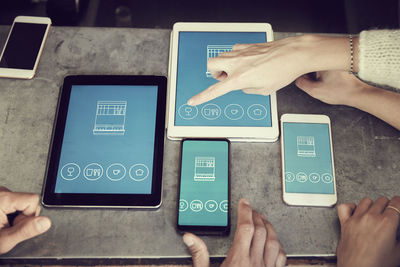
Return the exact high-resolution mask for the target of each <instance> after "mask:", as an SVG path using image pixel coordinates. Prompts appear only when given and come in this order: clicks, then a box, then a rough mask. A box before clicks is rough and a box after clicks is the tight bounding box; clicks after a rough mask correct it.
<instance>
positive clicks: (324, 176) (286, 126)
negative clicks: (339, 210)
mask: <svg viewBox="0 0 400 267" xmlns="http://www.w3.org/2000/svg"><path fill="white" fill-rule="evenodd" d="M281 133H282V138H281V148H282V184H283V201H284V202H285V203H286V204H288V205H296V206H322V207H330V206H333V205H335V204H336V202H337V194H336V181H335V167H334V162H333V149H332V135H331V123H330V119H329V117H328V116H326V115H313V114H284V115H282V117H281Z"/></svg>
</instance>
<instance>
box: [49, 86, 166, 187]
mask: <svg viewBox="0 0 400 267" xmlns="http://www.w3.org/2000/svg"><path fill="white" fill-rule="evenodd" d="M157 91H158V89H157V86H130V85H115V86H113V85H107V86H102V85H101V86H100V85H79V86H72V89H71V97H70V101H69V107H68V114H67V120H66V126H65V131H64V139H63V143H62V149H61V155H60V162H59V167H58V173H57V181H56V187H55V193H98V194H101V193H107V194H151V185H152V175H153V173H152V172H153V154H154V136H155V124H156V105H157Z"/></svg>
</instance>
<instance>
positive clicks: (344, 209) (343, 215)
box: [337, 203, 356, 228]
mask: <svg viewBox="0 0 400 267" xmlns="http://www.w3.org/2000/svg"><path fill="white" fill-rule="evenodd" d="M355 209H356V204H354V203H343V204H340V205H339V206H338V208H337V211H338V216H339V221H340V227H341V228H343V226H344V225H345V224H346V222H347V220H348V219H349V218H350V217H351V216H352V215H353V212H354V210H355Z"/></svg>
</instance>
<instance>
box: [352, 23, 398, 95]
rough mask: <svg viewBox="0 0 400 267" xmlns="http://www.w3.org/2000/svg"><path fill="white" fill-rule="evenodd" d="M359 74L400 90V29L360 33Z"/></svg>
mask: <svg viewBox="0 0 400 267" xmlns="http://www.w3.org/2000/svg"><path fill="white" fill-rule="evenodd" d="M358 76H359V77H360V78H361V79H363V80H366V81H370V82H373V83H376V84H381V85H387V86H391V87H394V88H397V89H399V90H400V30H372V31H363V32H361V33H360V39H359V71H358Z"/></svg>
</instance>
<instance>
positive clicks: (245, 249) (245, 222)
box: [232, 199, 254, 257]
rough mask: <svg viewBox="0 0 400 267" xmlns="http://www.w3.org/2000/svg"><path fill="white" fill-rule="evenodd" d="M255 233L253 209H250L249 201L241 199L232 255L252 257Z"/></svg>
mask: <svg viewBox="0 0 400 267" xmlns="http://www.w3.org/2000/svg"><path fill="white" fill-rule="evenodd" d="M253 233H254V223H253V209H252V208H251V207H250V204H249V202H248V201H247V200H245V199H241V200H240V201H239V205H238V218H237V226H236V232H235V238H234V239H233V245H232V253H234V254H238V255H241V256H243V257H248V256H249V255H250V246H251V240H252V239H253Z"/></svg>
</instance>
